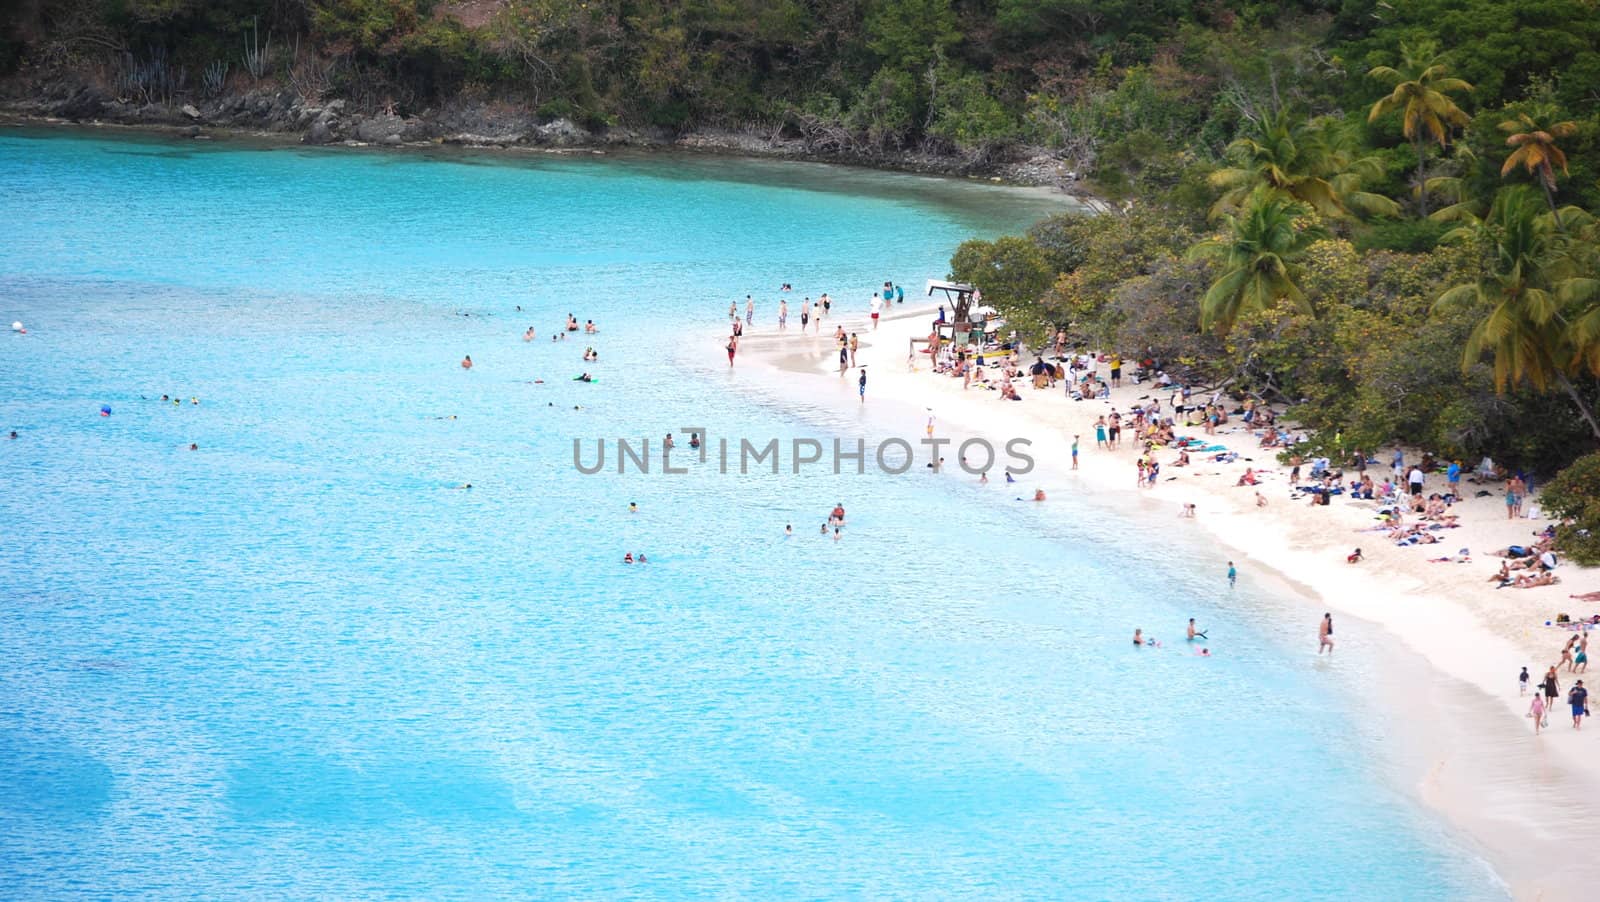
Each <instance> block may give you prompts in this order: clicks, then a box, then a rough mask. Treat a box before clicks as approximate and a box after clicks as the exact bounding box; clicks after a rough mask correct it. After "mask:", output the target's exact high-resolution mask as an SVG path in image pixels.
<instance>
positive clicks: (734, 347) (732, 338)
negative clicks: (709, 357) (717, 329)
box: [728, 335, 739, 369]
mask: <svg viewBox="0 0 1600 902" xmlns="http://www.w3.org/2000/svg"><path fill="white" fill-rule="evenodd" d="M738 351H739V337H738V336H737V335H729V336H728V368H729V369H732V368H733V355H734V354H736V353H738Z"/></svg>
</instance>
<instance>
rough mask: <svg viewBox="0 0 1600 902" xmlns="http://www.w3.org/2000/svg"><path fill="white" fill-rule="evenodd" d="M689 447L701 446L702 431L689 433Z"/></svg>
mask: <svg viewBox="0 0 1600 902" xmlns="http://www.w3.org/2000/svg"><path fill="white" fill-rule="evenodd" d="M689 447H691V448H698V447H700V433H698V432H691V433H689Z"/></svg>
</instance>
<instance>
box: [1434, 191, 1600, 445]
mask: <svg viewBox="0 0 1600 902" xmlns="http://www.w3.org/2000/svg"><path fill="white" fill-rule="evenodd" d="M1445 240H1447V241H1448V240H1470V241H1474V242H1477V243H1478V245H1479V246H1480V247H1481V248H1483V251H1484V255H1485V258H1486V259H1485V262H1484V264H1483V266H1482V269H1481V272H1480V274H1479V276H1478V277H1477V279H1475V280H1474V281H1471V282H1465V283H1462V284H1459V285H1456V286H1454V287H1452V288H1450V289H1447V290H1446V291H1444V292H1443V293H1442V294H1440V295H1439V299H1438V303H1437V306H1438V307H1439V308H1440V309H1444V310H1449V309H1452V308H1463V307H1465V308H1468V309H1471V310H1473V311H1475V312H1476V314H1477V315H1478V316H1479V317H1480V318H1479V320H1478V322H1477V325H1476V326H1475V327H1474V328H1473V330H1472V333H1471V335H1470V336H1468V339H1467V342H1466V345H1465V350H1464V352H1463V355H1462V366H1463V367H1464V368H1465V367H1470V366H1472V365H1473V364H1475V363H1476V362H1477V361H1478V360H1479V359H1480V358H1481V357H1483V356H1484V355H1485V354H1487V355H1489V356H1491V357H1492V358H1493V361H1494V384H1495V388H1496V390H1498V391H1501V392H1503V391H1505V389H1506V388H1507V387H1508V386H1512V385H1517V384H1520V383H1527V384H1528V385H1530V386H1532V387H1533V388H1534V389H1535V390H1537V391H1541V392H1543V391H1549V390H1551V389H1554V388H1559V389H1561V390H1562V391H1564V392H1566V393H1567V395H1568V396H1569V397H1570V398H1571V399H1572V401H1573V403H1574V405H1575V406H1576V407H1577V408H1578V412H1579V415H1580V416H1582V417H1583V419H1584V422H1586V423H1588V424H1589V427H1590V429H1591V430H1592V431H1593V432H1594V437H1595V439H1596V440H1600V422H1597V421H1596V419H1595V415H1594V411H1593V409H1592V407H1591V406H1590V405H1589V404H1588V403H1587V402H1586V400H1585V399H1584V397H1583V396H1582V394H1581V393H1580V392H1579V391H1578V389H1577V387H1576V386H1574V384H1573V382H1572V380H1571V379H1570V378H1569V374H1570V373H1572V372H1574V371H1576V370H1577V369H1579V368H1580V367H1584V366H1588V367H1589V368H1590V369H1591V371H1600V366H1597V365H1600V328H1597V327H1600V311H1597V310H1594V309H1585V306H1586V305H1587V303H1588V302H1589V301H1591V300H1592V299H1593V298H1594V297H1595V296H1596V295H1597V294H1600V281H1597V280H1596V279H1594V278H1591V277H1588V276H1585V275H1581V274H1579V272H1578V271H1577V268H1576V265H1575V264H1576V261H1575V259H1574V257H1573V256H1572V253H1571V249H1570V246H1569V245H1568V244H1567V243H1566V242H1565V241H1564V240H1562V239H1561V238H1560V237H1559V236H1558V235H1557V230H1556V228H1555V224H1554V220H1553V218H1552V217H1551V216H1549V215H1547V214H1546V211H1545V209H1544V204H1542V203H1540V200H1539V198H1538V197H1537V196H1536V195H1534V193H1533V192H1532V190H1531V189H1529V188H1527V187H1526V186H1520V185H1519V186H1513V187H1510V188H1506V189H1504V190H1502V191H1501V192H1500V193H1499V194H1498V195H1496V196H1495V200H1494V203H1493V205H1492V206H1491V207H1490V210H1489V215H1488V216H1487V217H1486V218H1485V219H1484V220H1483V221H1482V222H1479V223H1476V224H1473V225H1470V226H1463V227H1461V228H1458V229H1456V230H1454V231H1452V232H1451V233H1450V234H1449V235H1446V236H1445Z"/></svg>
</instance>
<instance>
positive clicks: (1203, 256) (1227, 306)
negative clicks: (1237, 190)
mask: <svg viewBox="0 0 1600 902" xmlns="http://www.w3.org/2000/svg"><path fill="white" fill-rule="evenodd" d="M1310 214H1311V208H1310V207H1308V206H1306V205H1305V204H1302V203H1299V202H1298V201H1291V200H1287V199H1285V198H1283V197H1281V196H1279V195H1277V194H1275V193H1274V192H1271V191H1261V192H1259V193H1257V194H1256V195H1255V196H1254V197H1253V198H1252V199H1251V201H1250V204H1249V206H1248V207H1247V208H1246V209H1245V210H1244V211H1243V212H1242V213H1241V214H1239V215H1236V216H1227V217H1225V220H1226V230H1225V232H1224V233H1223V234H1222V235H1220V236H1218V237H1215V238H1209V239H1207V240H1205V241H1202V242H1200V243H1199V244H1196V245H1195V246H1194V247H1192V248H1190V250H1189V254H1188V256H1189V258H1190V259H1194V260H1216V261H1218V262H1220V263H1221V265H1222V272H1221V274H1220V275H1218V276H1217V278H1216V280H1215V281H1213V282H1212V283H1211V287H1210V288H1209V289H1207V291H1206V293H1205V296H1204V297H1202V298H1201V299H1200V328H1201V329H1203V330H1206V331H1210V330H1211V329H1216V330H1217V332H1218V333H1220V334H1226V333H1227V332H1228V331H1229V330H1230V329H1232V328H1233V324H1234V322H1235V321H1237V320H1238V318H1239V316H1240V315H1241V314H1242V313H1247V312H1254V311H1259V310H1266V309H1268V308H1271V307H1273V306H1275V305H1277V304H1278V303H1279V302H1280V301H1288V302H1289V303H1290V304H1292V305H1294V306H1295V307H1296V308H1298V309H1300V310H1302V311H1304V312H1306V313H1311V312H1312V310H1311V305H1310V304H1309V303H1308V302H1307V300H1306V297H1305V294H1304V293H1303V292H1301V290H1300V287H1299V285H1298V284H1296V283H1297V281H1298V280H1299V278H1300V275H1301V273H1302V272H1303V269H1302V267H1301V265H1300V260H1301V259H1302V258H1303V257H1304V256H1305V252H1306V249H1307V248H1309V247H1310V246H1311V245H1312V244H1313V243H1314V242H1316V241H1317V240H1318V239H1320V238H1323V237H1325V236H1326V231H1325V230H1324V229H1322V228H1321V227H1320V226H1316V225H1302V224H1301V223H1299V222H1297V221H1296V220H1298V219H1300V218H1302V217H1307V216H1310Z"/></svg>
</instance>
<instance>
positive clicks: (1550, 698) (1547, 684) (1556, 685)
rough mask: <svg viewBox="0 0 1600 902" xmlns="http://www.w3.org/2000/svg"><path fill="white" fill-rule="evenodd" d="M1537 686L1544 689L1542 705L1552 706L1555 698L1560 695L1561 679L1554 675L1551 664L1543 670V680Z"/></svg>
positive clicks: (1553, 668) (1554, 704)
mask: <svg viewBox="0 0 1600 902" xmlns="http://www.w3.org/2000/svg"><path fill="white" fill-rule="evenodd" d="M1539 688H1540V689H1541V690H1543V691H1544V706H1545V707H1546V708H1554V707H1555V706H1556V699H1558V698H1560V697H1561V680H1560V678H1559V677H1557V676H1556V669H1555V667H1554V666H1553V665H1552V666H1551V668H1550V669H1549V670H1546V671H1545V672H1544V680H1542V681H1541V682H1540V683H1539Z"/></svg>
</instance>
